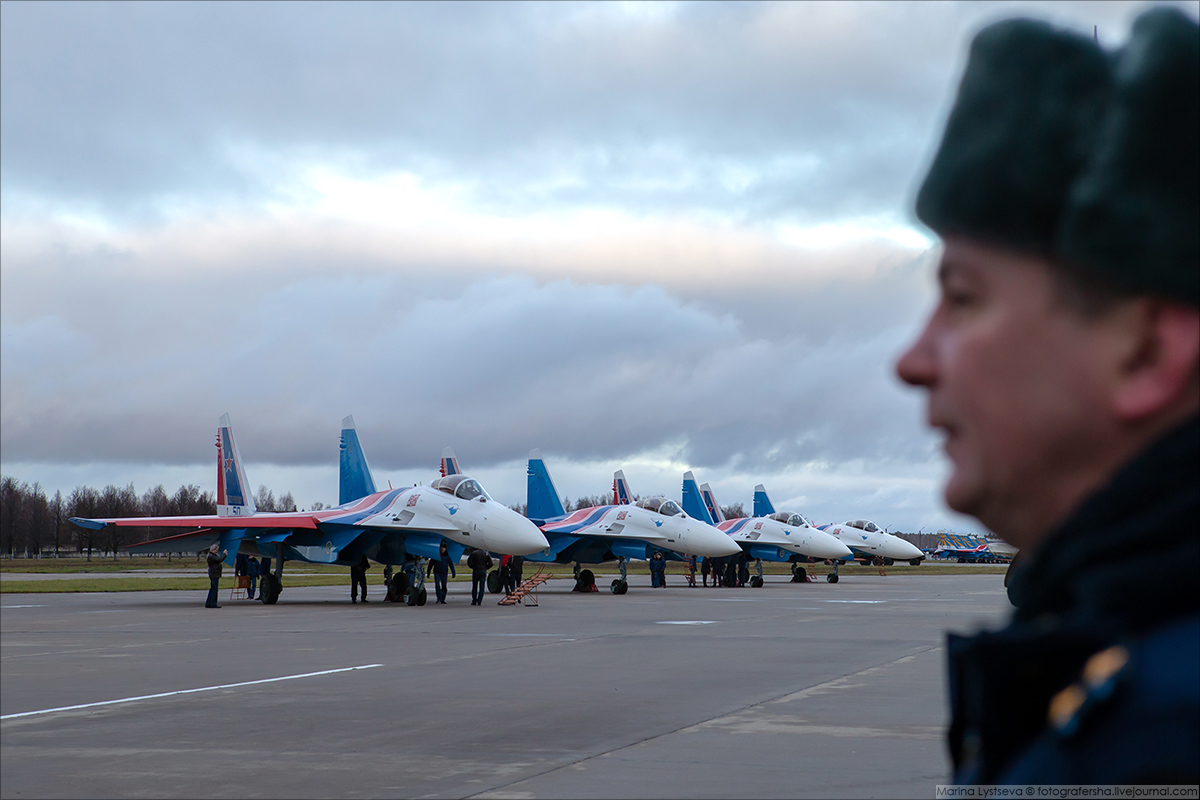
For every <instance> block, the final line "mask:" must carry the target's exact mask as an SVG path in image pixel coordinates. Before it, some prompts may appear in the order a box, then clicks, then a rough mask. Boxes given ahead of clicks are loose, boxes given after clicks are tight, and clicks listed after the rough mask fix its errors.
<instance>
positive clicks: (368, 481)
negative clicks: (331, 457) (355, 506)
mask: <svg viewBox="0 0 1200 800" xmlns="http://www.w3.org/2000/svg"><path fill="white" fill-rule="evenodd" d="M338 477H339V481H338V505H342V504H345V503H353V502H354V501H355V500H361V499H362V498H364V497H366V496H367V495H370V494H375V479H374V478H372V477H371V465H370V464H368V463H367V454H366V453H364V452H363V449H362V445H361V444H360V443H359V441H358V430H357V429H355V427H354V417H353V416H349V417H346V418H344V419H343V420H342V442H341V445H340V448H339V456H338Z"/></svg>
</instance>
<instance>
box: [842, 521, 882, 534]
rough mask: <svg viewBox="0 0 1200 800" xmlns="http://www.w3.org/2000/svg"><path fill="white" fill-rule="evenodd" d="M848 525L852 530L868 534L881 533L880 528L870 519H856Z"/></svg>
mask: <svg viewBox="0 0 1200 800" xmlns="http://www.w3.org/2000/svg"><path fill="white" fill-rule="evenodd" d="M846 524H847V525H849V526H850V527H851V528H858V529H859V530H861V531H866V532H867V533H878V532H879V526H878V525H876V524H875V523H874V522H871V520H869V519H856V520H853V521H851V522H847V523H846Z"/></svg>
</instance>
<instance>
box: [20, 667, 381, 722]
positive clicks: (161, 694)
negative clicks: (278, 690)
mask: <svg viewBox="0 0 1200 800" xmlns="http://www.w3.org/2000/svg"><path fill="white" fill-rule="evenodd" d="M382 666H383V664H364V665H363V666H361V667H343V668H342V669H326V670H322V671H320V672H305V673H303V674H300V675H284V676H283V677H282V678H263V679H262V680H259V681H242V682H241V683H223V684H221V685H220V686H203V687H201V688H199V689H180V690H179V691H175V692H159V693H158V694H144V695H141V696H139V697H122V698H121V699H120V700H102V701H100V702H99V703H82V704H80V705H77V706H60V707H58V708H43V709H41V710H39V711H22V712H21V713H19V714H5V715H3V716H0V720H5V719H16V718H18V717H34V716H37V715H39V714H54V713H56V712H59V711H77V710H78V709H81V708H96V707H97V706H112V705H116V704H118V703H133V702H136V701H138V700H155V699H157V698H159V697H174V696H176V695H181V694H195V693H196V692H215V691H216V690H217V689H236V688H237V687H239V686H255V685H257V684H260V683H278V682H279V681H294V680H296V679H297V678H313V677H316V676H317V675H333V674H334V673H337V672H352V671H354V670H356V669H372V668H374V667H382Z"/></svg>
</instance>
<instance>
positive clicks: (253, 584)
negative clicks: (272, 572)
mask: <svg viewBox="0 0 1200 800" xmlns="http://www.w3.org/2000/svg"><path fill="white" fill-rule="evenodd" d="M246 574H247V575H248V576H249V577H250V588H249V590H247V592H246V599H247V600H253V599H254V593H255V592H256V591H257V590H258V576H259V574H260V568H259V566H258V559H257V558H253V557H251V558H250V559H249V560H248V561H247V562H246Z"/></svg>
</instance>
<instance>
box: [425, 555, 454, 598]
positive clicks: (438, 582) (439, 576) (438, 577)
mask: <svg viewBox="0 0 1200 800" xmlns="http://www.w3.org/2000/svg"><path fill="white" fill-rule="evenodd" d="M430 573H433V593H434V594H435V595H436V596H437V599H436V600H435V601H434V604H435V605H436V604H438V603H440V604H442V605H446V575H447V573H449V574H450V575H452V576H454V577H458V572H457V571H456V570H455V569H454V561H453V560H451V558H450V550H449V548H447V547H446V543H445V542H442V543H441V544H439V545H438V557H437V558H431V559H429V566H428V567H427V568H426V572H425V574H426V576H428V575H429V574H430Z"/></svg>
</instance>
